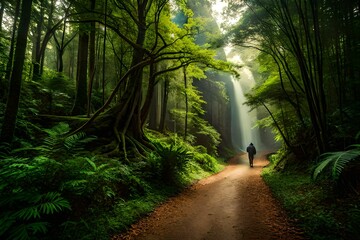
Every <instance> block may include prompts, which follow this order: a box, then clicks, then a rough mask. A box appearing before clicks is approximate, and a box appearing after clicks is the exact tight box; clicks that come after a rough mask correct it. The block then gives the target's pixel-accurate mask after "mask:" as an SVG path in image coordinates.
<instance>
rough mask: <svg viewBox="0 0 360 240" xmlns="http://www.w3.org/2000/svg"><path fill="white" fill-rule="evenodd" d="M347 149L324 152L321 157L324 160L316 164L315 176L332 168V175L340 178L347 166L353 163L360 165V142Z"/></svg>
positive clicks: (336, 178)
mask: <svg viewBox="0 0 360 240" xmlns="http://www.w3.org/2000/svg"><path fill="white" fill-rule="evenodd" d="M350 147H351V148H350V149H349V150H347V151H339V152H329V153H324V154H322V155H321V156H320V157H321V158H322V161H321V162H320V163H319V164H318V165H317V166H316V168H315V170H314V173H313V178H314V179H317V178H318V176H319V175H320V174H322V173H324V172H325V170H330V176H331V177H332V178H333V179H334V180H338V179H339V177H340V175H341V174H342V172H343V171H344V169H345V168H347V167H350V166H351V165H357V166H359V165H360V144H354V145H351V146H350Z"/></svg>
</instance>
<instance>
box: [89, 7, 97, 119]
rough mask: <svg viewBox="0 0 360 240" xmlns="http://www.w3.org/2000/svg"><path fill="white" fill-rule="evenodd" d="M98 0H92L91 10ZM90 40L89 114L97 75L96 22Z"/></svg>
mask: <svg viewBox="0 0 360 240" xmlns="http://www.w3.org/2000/svg"><path fill="white" fill-rule="evenodd" d="M95 3H96V0H91V6H90V9H91V11H94V10H95ZM90 25H91V26H90V42H89V77H88V78H89V86H88V87H89V89H88V103H87V115H88V116H90V114H91V95H92V87H93V82H94V77H95V22H92V23H90Z"/></svg>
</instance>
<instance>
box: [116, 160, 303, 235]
mask: <svg viewBox="0 0 360 240" xmlns="http://www.w3.org/2000/svg"><path fill="white" fill-rule="evenodd" d="M267 163H268V162H267V160H266V159H265V156H264V155H261V154H259V155H258V156H257V158H255V160H254V167H253V168H249V166H248V163H247V159H246V155H242V156H240V155H238V156H235V157H234V158H233V159H231V160H230V165H229V166H227V167H226V168H225V169H224V170H223V171H222V172H220V173H218V174H216V175H213V176H211V177H209V178H206V179H203V180H201V181H199V182H198V183H197V184H195V185H194V186H192V187H191V188H190V189H188V190H186V191H185V192H184V193H182V194H180V195H179V196H176V197H174V198H171V199H170V200H169V201H167V202H166V203H165V204H163V205H161V206H160V207H159V208H157V209H156V210H155V211H154V212H153V213H152V214H151V215H150V216H149V217H146V218H144V219H142V220H141V221H140V222H138V223H137V224H134V225H133V226H132V228H131V229H130V230H129V231H128V232H127V233H126V234H124V235H121V236H116V237H114V238H113V239H116V240H118V239H135V240H205V239H206V240H233V239H234V240H235V239H244V240H252V239H261V240H267V239H287V240H288V239H291V240H293V239H303V238H302V237H301V236H300V231H299V230H298V229H297V228H295V227H293V224H292V223H291V222H290V221H289V220H288V219H287V218H286V215H285V213H284V212H283V211H282V209H281V208H280V207H279V205H278V203H277V202H276V201H275V200H274V198H273V197H272V196H271V192H270V190H269V188H268V187H267V186H266V185H265V183H264V182H263V180H262V179H261V177H260V172H261V169H262V168H263V167H264V166H266V164H267Z"/></svg>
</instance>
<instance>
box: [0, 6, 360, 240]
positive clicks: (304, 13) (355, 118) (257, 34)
mask: <svg viewBox="0 0 360 240" xmlns="http://www.w3.org/2000/svg"><path fill="white" fill-rule="evenodd" d="M218 2H222V3H223V4H225V7H224V8H223V9H222V12H221V18H222V21H221V24H219V23H218V22H217V21H216V17H215V14H214V12H213V9H214V8H212V7H213V6H214V5H215V4H217V3H218ZM359 29H360V2H359V1H353V0H324V1H312V0H223V1H215V0H199V1H196V0H136V1H135V0H0V129H1V132H0V238H1V239H110V238H111V236H113V235H114V234H117V233H120V232H123V231H126V230H128V229H129V226H130V225H131V224H132V223H134V222H136V221H137V220H139V219H140V218H141V217H142V216H144V215H146V214H147V213H149V212H151V211H152V210H153V209H154V207H156V206H157V205H158V204H159V203H161V202H163V201H165V200H166V199H168V198H169V197H170V196H174V195H176V194H178V193H179V192H181V191H182V190H183V189H185V188H187V187H188V186H189V185H191V184H192V183H194V182H196V181H198V180H199V179H202V178H204V177H207V176H210V175H212V174H215V173H218V172H220V171H221V170H222V169H223V168H224V166H226V164H227V160H228V159H229V158H230V157H232V156H234V155H235V154H237V153H238V152H239V151H240V150H239V149H237V148H236V147H235V145H236V143H234V140H233V139H234V138H233V137H232V136H234V135H236V134H239V133H237V131H234V129H232V121H234V120H233V118H232V112H233V111H234V108H233V106H232V100H231V99H232V98H233V96H232V94H231V92H233V91H234V89H233V87H232V85H231V80H230V79H231V78H239V79H240V80H239V81H240V82H241V81H242V80H241V74H242V72H241V71H240V70H241V69H243V68H244V66H243V63H242V64H239V63H234V62H231V61H229V59H227V54H226V49H227V48H229V46H231V48H232V49H234V50H233V52H232V54H233V55H235V56H237V55H241V56H242V57H244V58H245V57H248V58H249V59H250V61H249V62H248V63H247V64H248V68H249V69H250V71H251V72H252V74H253V75H254V78H255V86H254V87H252V88H251V89H250V90H249V91H248V92H247V93H246V94H245V96H246V102H245V105H246V106H247V107H249V108H250V109H251V110H252V111H257V116H256V126H254V127H256V128H259V129H266V130H262V131H271V134H272V135H271V136H272V138H273V139H271V141H270V142H276V146H277V147H276V149H265V148H266V147H265V146H269V145H270V144H264V147H263V148H264V149H258V150H259V151H261V150H262V151H271V152H272V153H271V154H270V155H269V161H270V167H268V168H266V169H264V172H263V178H264V180H265V182H266V183H267V184H268V185H269V186H270V188H271V189H272V191H273V192H274V196H275V197H276V198H278V199H279V201H280V202H282V203H283V205H284V208H285V209H286V210H287V211H288V212H289V215H290V217H293V218H296V219H299V221H300V223H299V224H300V225H301V226H302V228H303V229H304V232H305V235H306V236H307V237H308V238H310V239H356V238H359V237H360V228H359V226H358V221H359V220H360V204H359V194H360V177H359V176H360V175H359V171H360V161H359V160H360V142H359V139H360V124H359V117H360V58H359V56H360V31H359ZM245 55H247V56H245ZM239 76H240V77H239ZM240 107H241V106H240ZM240 124H241V123H240ZM263 133H264V132H262V133H261V134H260V137H262V138H265V137H264V136H263ZM267 141H268V140H267ZM241 144H243V145H244V144H245V143H241ZM294 191H297V192H294ZM304 193H308V194H305V195H304Z"/></svg>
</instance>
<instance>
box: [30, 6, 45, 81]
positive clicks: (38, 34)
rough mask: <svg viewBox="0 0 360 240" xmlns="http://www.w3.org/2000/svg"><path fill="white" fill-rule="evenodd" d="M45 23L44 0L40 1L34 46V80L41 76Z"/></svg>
mask: <svg viewBox="0 0 360 240" xmlns="http://www.w3.org/2000/svg"><path fill="white" fill-rule="evenodd" d="M43 23H44V0H41V1H40V12H39V19H38V21H37V26H36V32H35V36H34V47H33V55H34V56H33V78H32V79H33V80H38V79H39V78H40V77H41V73H40V69H41V68H40V62H41V33H42V28H43Z"/></svg>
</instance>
